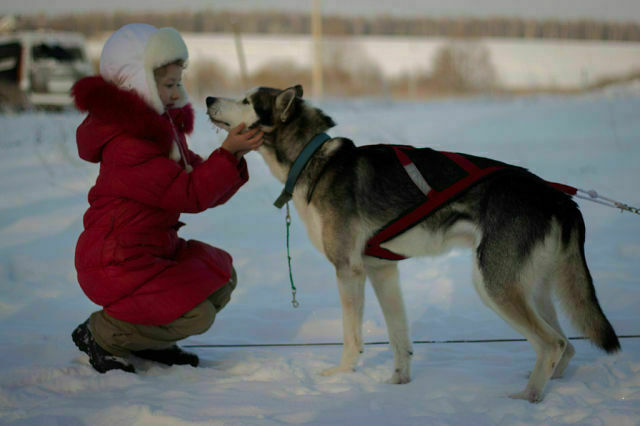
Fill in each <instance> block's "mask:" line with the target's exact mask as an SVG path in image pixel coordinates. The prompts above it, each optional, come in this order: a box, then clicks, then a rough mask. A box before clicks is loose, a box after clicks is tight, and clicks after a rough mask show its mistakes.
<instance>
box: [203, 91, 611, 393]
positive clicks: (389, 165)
mask: <svg viewBox="0 0 640 426" xmlns="http://www.w3.org/2000/svg"><path fill="white" fill-rule="evenodd" d="M207 108H208V115H209V117H210V119H211V121H212V122H213V123H214V124H215V125H217V126H218V127H221V128H223V129H226V130H229V129H230V128H233V127H235V126H236V125H238V124H240V123H241V122H244V123H245V124H246V125H247V126H248V127H251V128H253V127H260V128H261V129H262V130H263V131H264V134H265V135H264V143H263V145H262V146H261V147H260V148H259V153H260V154H261V155H262V156H263V158H264V160H265V162H266V163H267V165H268V167H269V168H270V170H271V172H272V173H273V175H274V176H275V177H276V178H277V179H278V180H279V181H280V182H282V183H284V182H285V181H286V178H287V174H288V172H289V169H290V167H291V165H292V164H293V162H294V160H295V159H296V158H297V156H298V154H300V152H301V151H302V149H303V147H304V146H305V144H307V143H308V142H309V141H310V140H311V139H312V138H313V137H314V136H315V135H316V134H318V133H321V132H325V131H327V130H328V129H330V128H331V127H333V126H334V125H335V123H334V121H333V120H332V119H331V118H330V117H329V116H327V115H326V114H325V113H323V112H322V111H321V110H320V109H318V108H315V107H313V106H312V105H310V104H309V103H308V102H306V101H305V100H303V99H302V87H301V86H294V87H290V88H288V89H285V90H279V89H273V88H265V87H260V88H256V89H253V90H251V91H249V92H248V93H247V94H246V96H245V97H244V98H242V99H237V100H235V99H227V98H214V97H209V98H207ZM414 162H415V163H416V165H417V166H419V167H420V168H421V169H427V170H429V169H431V170H435V169H437V168H442V167H444V166H445V165H444V164H440V163H438V161H433V160H429V161H427V160H421V159H420V157H418V158H416V159H414ZM445 172H446V171H445ZM292 200H293V203H294V205H295V208H296V210H297V212H298V215H299V216H300V217H301V218H302V220H303V222H304V223H305V226H306V228H307V233H308V235H309V238H310V240H311V241H312V243H313V245H314V246H315V247H316V248H317V249H318V250H319V251H320V252H321V253H322V254H324V255H325V256H326V258H327V259H328V260H329V261H330V262H331V263H332V264H333V266H334V267H335V270H336V276H337V282H338V291H339V294H340V301H341V305H342V315H343V318H342V319H343V335H344V346H343V352H342V359H341V361H340V363H339V364H338V365H337V366H335V367H333V368H330V369H328V370H326V371H323V372H322V373H321V374H323V375H332V374H335V373H339V372H347V371H353V370H354V369H355V366H356V363H357V360H358V357H359V355H360V353H361V352H362V351H363V341H362V318H363V306H364V286H365V280H366V278H369V281H370V283H371V285H372V286H373V289H374V291H375V294H376V296H377V298H378V301H379V303H380V306H381V308H382V311H383V314H384V318H385V321H386V324H387V331H388V334H389V341H390V346H391V348H392V350H393V356H394V368H393V374H392V376H391V378H390V379H389V382H390V383H407V382H409V380H410V364H411V355H412V351H413V349H412V344H411V340H410V338H409V327H408V323H407V317H406V313H405V308H404V302H403V298H402V292H401V290H400V286H399V282H398V262H396V261H389V260H382V259H378V258H374V257H370V256H366V255H364V254H363V251H364V248H365V244H366V242H367V240H368V239H369V238H370V237H371V236H372V235H373V234H374V233H375V232H376V231H377V230H379V229H380V228H382V227H383V226H384V225H385V224H387V223H389V222H390V221H391V220H393V219H395V218H397V217H398V216H399V215H400V214H401V213H403V212H405V211H407V210H408V209H410V208H411V207H413V206H416V205H419V204H420V202H421V200H424V194H423V193H422V192H421V191H420V189H418V187H416V185H415V184H414V183H413V182H412V181H411V180H410V179H409V178H408V176H407V172H406V171H405V169H404V168H403V167H402V166H401V165H400V164H399V162H398V161H397V160H396V159H395V158H394V157H393V153H392V152H391V151H390V150H388V149H382V148H381V147H379V146H363V147H356V146H355V144H354V143H353V142H352V141H351V140H349V139H346V138H340V137H336V138H332V139H330V140H329V141H328V142H326V143H325V144H324V145H323V146H322V147H321V148H320V149H319V150H318V152H317V153H316V154H315V155H314V156H313V157H312V159H311V160H310V161H309V163H308V164H307V166H306V167H305V169H304V170H303V172H302V173H301V175H300V178H299V180H298V182H297V184H296V186H295V189H294V192H293V199H292ZM584 241H585V225H584V221H583V218H582V215H581V213H580V211H579V210H578V207H577V205H576V204H575V202H574V201H573V200H572V199H571V197H570V196H568V195H566V194H565V193H562V192H560V191H558V190H556V189H555V188H552V187H551V186H549V185H548V184H546V183H545V182H544V181H543V180H542V179H540V178H539V177H537V176H535V175H533V174H531V173H529V172H528V171H526V170H524V169H520V168H514V169H513V172H505V173H497V174H495V175H492V176H490V177H488V178H486V179H484V180H482V181H481V182H479V183H477V184H476V185H475V186H472V187H471V188H470V189H469V190H467V191H466V192H464V194H463V195H461V196H459V197H457V198H455V200H453V201H450V202H448V203H446V204H445V205H443V206H442V207H441V208H439V209H438V210H437V211H436V212H435V213H433V214H431V215H430V216H428V217H427V218H426V219H424V220H423V221H421V222H420V223H419V224H418V225H417V226H414V227H413V228H411V229H410V230H408V231H406V232H404V233H402V234H400V235H399V236H397V237H395V238H393V239H391V240H389V241H387V242H386V243H384V244H382V247H383V248H386V249H389V250H391V251H393V252H395V253H398V254H401V255H403V256H405V257H414V256H433V255H438V254H441V253H443V252H446V251H447V250H449V249H451V248H453V247H460V246H463V247H469V248H471V250H472V251H473V275H472V276H473V284H474V286H475V289H476V291H477V292H478V294H479V295H480V297H481V299H482V301H483V302H484V303H485V304H486V305H487V306H489V307H490V308H491V309H493V310H494V311H495V312H496V313H497V314H498V315H499V316H500V317H502V318H503V319H504V320H505V321H506V322H507V323H508V324H509V325H511V326H512V327H513V328H514V329H515V330H517V331H518V332H520V333H521V334H522V335H523V336H524V337H526V339H527V340H528V341H529V342H530V343H531V345H532V346H533V348H534V350H535V351H536V354H537V359H536V362H535V365H534V367H533V371H532V372H531V375H530V377H529V381H528V383H527V385H526V387H525V388H524V390H522V391H520V392H517V393H514V394H512V395H510V396H511V397H513V398H520V399H525V400H528V401H530V402H538V401H541V400H542V398H543V390H544V388H545V385H546V383H547V381H548V380H549V379H552V378H557V377H560V376H561V375H562V373H563V372H564V371H565V369H566V368H567V365H568V363H569V361H570V360H571V358H572V357H573V355H574V353H575V350H574V347H573V345H572V344H571V342H570V341H569V340H568V339H567V337H566V335H565V334H564V333H563V331H562V330H561V328H560V325H559V322H558V318H557V316H556V310H555V307H554V301H553V299H554V296H555V297H556V298H557V299H558V300H559V302H560V304H561V305H562V306H563V307H564V308H565V310H566V312H567V313H568V315H569V317H570V319H571V320H572V322H573V324H574V325H575V327H576V328H577V330H578V331H580V332H581V333H583V334H584V335H585V336H586V337H588V338H589V339H590V340H591V342H592V343H593V344H595V345H596V346H598V347H600V348H601V349H603V350H604V351H606V352H608V353H613V352H616V351H618V350H619V349H620V344H619V341H618V338H617V336H616V333H615V331H614V330H613V328H612V326H611V324H610V323H609V321H608V320H607V318H606V317H605V315H604V313H603V312H602V309H601V308H600V304H599V303H598V299H597V298H596V292H595V289H594V286H593V282H592V278H591V275H590V273H589V269H588V268H587V264H586V261H585V253H584Z"/></svg>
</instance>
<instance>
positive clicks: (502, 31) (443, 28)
mask: <svg viewBox="0 0 640 426" xmlns="http://www.w3.org/2000/svg"><path fill="white" fill-rule="evenodd" d="M130 22H145V23H148V24H151V25H154V26H157V27H167V26H170V27H174V28H176V29H178V30H179V31H183V32H194V33H225V32H232V31H234V29H236V28H237V29H238V30H239V31H241V32H243V33H255V34H310V33H311V16H310V15H309V14H301V13H297V14H292V13H284V12H267V11H264V12H261V11H255V12H231V11H216V10H203V11H181V12H163V13H160V12H117V11H116V12H114V13H102V12H100V13H98V12H96V13H83V14H64V15H53V16H49V15H45V14H39V15H23V16H17V17H16V29H17V30H36V29H52V30H60V31H78V32H81V33H83V34H84V35H85V36H87V37H92V36H95V35H99V34H101V33H104V32H112V31H114V30H116V29H118V28H120V27H121V26H122V25H125V24H127V23H130ZM322 29H323V33H324V34H326V35H333V36H348V35H402V36H421V37H447V38H482V37H508V38H529V39H545V38H548V39H573V40H608V41H640V23H637V22H606V21H595V20H586V19H581V20H559V19H545V20H534V19H520V18H506V17H504V18H503V17H495V18H469V17H458V18H432V17H425V16H422V17H413V18H401V17H393V16H388V15H381V16H374V17H347V16H333V15H325V16H323V18H322Z"/></svg>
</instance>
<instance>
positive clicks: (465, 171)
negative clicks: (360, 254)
mask: <svg viewBox="0 0 640 426" xmlns="http://www.w3.org/2000/svg"><path fill="white" fill-rule="evenodd" d="M387 146H388V147H389V148H390V149H392V150H393V152H394V153H395V155H396V158H397V159H398V161H399V162H400V164H401V165H402V166H403V167H404V169H405V170H406V172H407V175H408V176H409V178H410V179H411V180H412V181H413V183H414V184H415V185H416V187H418V189H420V191H421V192H422V193H423V194H424V195H425V197H426V200H425V201H424V203H422V204H420V205H419V206H417V207H415V208H413V209H411V210H410V211H409V212H407V213H405V214H403V215H402V216H400V217H399V218H397V219H394V220H393V221H391V222H390V223H388V224H387V225H385V226H384V227H382V229H380V230H379V231H378V232H376V233H375V234H374V235H373V237H371V238H370V239H369V240H368V241H367V244H366V246H365V250H364V254H366V255H368V256H373V257H377V258H380V259H387V260H402V259H406V257H404V256H402V255H399V254H397V253H394V252H392V251H391V250H388V249H385V248H383V247H381V246H380V245H381V244H383V243H385V242H387V241H389V240H391V239H392V238H394V237H396V236H398V235H399V234H401V233H403V232H405V231H407V230H408V229H410V228H412V227H413V226H415V225H416V224H418V223H419V222H421V221H422V220H424V219H425V218H426V217H427V216H429V215H430V214H431V213H433V212H435V211H436V210H437V209H438V208H439V207H441V206H442V205H443V204H445V203H446V202H448V201H452V200H453V199H454V198H456V197H459V196H461V195H462V194H463V193H464V191H466V190H467V189H469V188H470V187H471V186H472V185H474V184H475V183H478V182H479V181H480V180H482V179H483V178H486V177H487V176H489V175H492V174H494V173H495V172H498V171H505V170H517V169H520V168H519V167H516V166H511V165H509V164H505V163H501V162H498V161H494V160H489V159H484V158H480V157H474V156H471V155H466V154H459V153H455V152H444V151H440V152H439V151H434V150H431V149H429V148H422V149H416V148H414V147H411V146H399V145H387ZM418 151H423V152H428V154H429V155H443V156H445V157H446V158H448V160H449V161H450V162H451V163H452V164H451V166H453V167H456V168H457V169H459V172H458V173H457V174H458V175H459V176H458V177H459V178H458V179H457V180H455V181H453V182H441V180H442V179H441V178H440V177H439V176H434V177H432V178H431V179H430V180H431V181H432V185H429V183H428V182H427V180H426V179H425V177H424V176H423V174H422V173H421V172H420V170H418V167H417V166H416V165H415V163H414V162H413V161H412V160H411V156H412V154H413V153H416V152H418ZM445 180H446V179H445ZM434 182H437V183H438V185H436V183H434ZM443 183H444V187H443V186H442V184H443ZM547 183H548V184H549V185H551V186H553V187H554V188H556V189H558V190H560V191H562V192H565V193H567V194H569V195H575V193H576V191H577V189H576V188H573V187H571V186H568V185H564V184H559V183H555V182H547ZM433 186H438V188H437V189H436V188H433Z"/></svg>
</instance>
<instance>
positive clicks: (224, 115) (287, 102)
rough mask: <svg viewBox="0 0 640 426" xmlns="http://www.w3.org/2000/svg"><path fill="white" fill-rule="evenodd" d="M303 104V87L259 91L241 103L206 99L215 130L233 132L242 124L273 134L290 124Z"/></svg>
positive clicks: (250, 94) (248, 94) (254, 90)
mask: <svg viewBox="0 0 640 426" xmlns="http://www.w3.org/2000/svg"><path fill="white" fill-rule="evenodd" d="M301 101H302V86H300V85H297V86H293V87H290V88H288V89H285V90H280V89H274V88H271V87H258V88H255V89H252V90H250V91H249V92H247V94H246V96H245V97H244V98H242V99H229V98H215V97H211V96H209V97H207V114H208V115H209V118H210V119H211V122H212V123H213V124H215V125H216V126H218V127H220V128H222V129H225V130H230V129H232V128H234V127H236V126H237V125H239V124H240V123H244V124H245V126H246V128H255V127H260V128H261V130H262V131H263V132H265V133H271V132H272V131H273V130H274V129H276V128H278V127H279V126H280V125H282V124H284V123H286V122H288V121H289V120H290V119H291V118H293V115H294V113H295V112H297V110H298V107H299V103H300V102H301Z"/></svg>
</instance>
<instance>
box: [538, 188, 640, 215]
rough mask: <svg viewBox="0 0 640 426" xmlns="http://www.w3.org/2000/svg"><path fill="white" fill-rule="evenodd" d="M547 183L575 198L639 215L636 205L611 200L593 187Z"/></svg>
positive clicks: (639, 210)
mask: <svg viewBox="0 0 640 426" xmlns="http://www.w3.org/2000/svg"><path fill="white" fill-rule="evenodd" d="M547 184H549V185H551V186H552V187H554V188H556V189H558V190H560V191H562V192H564V193H566V194H569V195H571V196H572V197H576V198H580V199H581V200H587V201H591V202H593V203H598V204H601V205H603V206H607V207H611V208H614V209H620V211H626V212H630V213H635V214H637V215H640V209H639V208H637V207H632V206H630V205H628V204H625V203H621V202H620V201H616V200H613V199H611V198H608V197H605V196H603V195H600V194H598V193H597V192H596V191H594V190H593V189H589V190H586V189H580V188H575V187H573V186H570V185H565V184H564V183H557V182H549V181H547Z"/></svg>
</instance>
